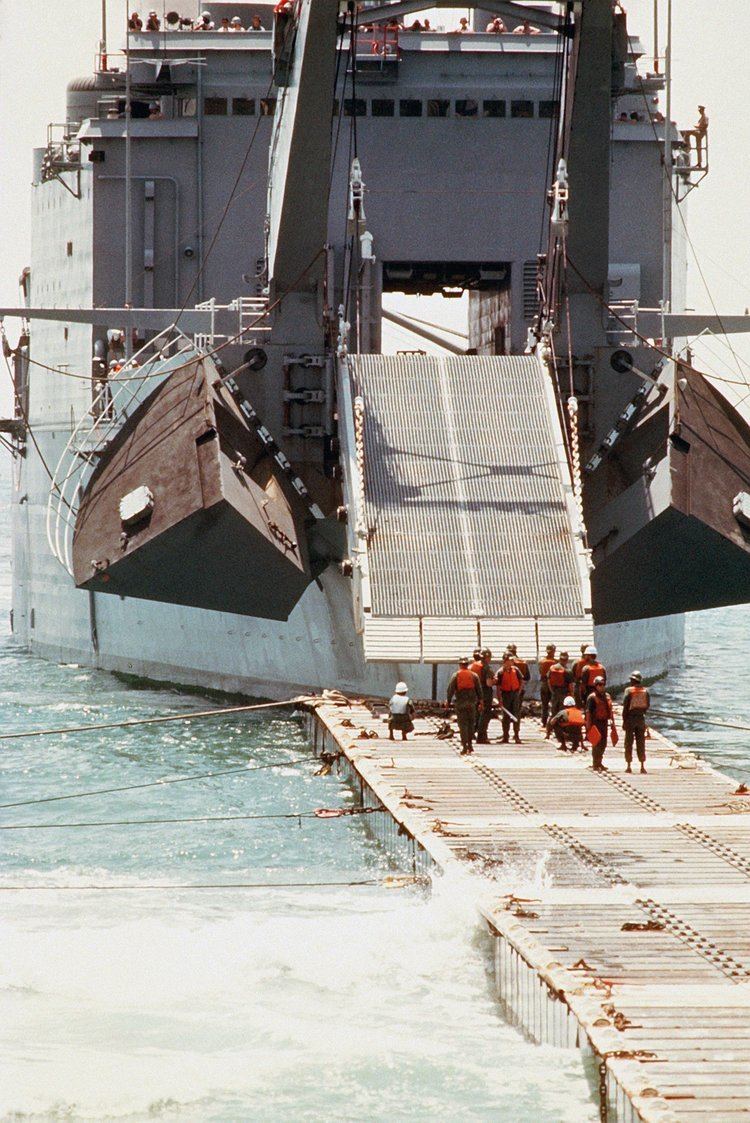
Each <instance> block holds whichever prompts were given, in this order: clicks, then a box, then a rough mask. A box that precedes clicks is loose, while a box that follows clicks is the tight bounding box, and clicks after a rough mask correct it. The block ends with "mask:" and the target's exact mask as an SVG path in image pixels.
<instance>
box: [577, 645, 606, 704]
mask: <svg viewBox="0 0 750 1123" xmlns="http://www.w3.org/2000/svg"><path fill="white" fill-rule="evenodd" d="M585 654H586V662H585V663H584V665H583V669H582V671H581V698H582V700H584V701H585V699H586V698H588V696H589V694H590V693H591V691H592V690H593V689H594V679H595V678H598V677H599V675H601V677H602V678H603V679H604V682H605V684H606V682H607V671H606V668H605V667H604V666H602V664H601V663H600V662H599V660H598V658H597V650H596V648H595V647H594V646H593V644H592V645H591V646H589V647H587V648H586V653H585Z"/></svg>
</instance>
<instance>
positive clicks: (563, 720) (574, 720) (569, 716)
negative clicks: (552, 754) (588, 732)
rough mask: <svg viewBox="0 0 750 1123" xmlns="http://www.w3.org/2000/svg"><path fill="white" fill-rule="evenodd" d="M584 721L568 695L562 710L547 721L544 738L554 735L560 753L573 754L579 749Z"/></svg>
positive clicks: (580, 711) (581, 713)
mask: <svg viewBox="0 0 750 1123" xmlns="http://www.w3.org/2000/svg"><path fill="white" fill-rule="evenodd" d="M584 721H585V719H584V716H583V710H580V709H579V708H578V706H576V700H575V698H574V697H573V695H572V694H568V696H567V697H566V698H565V699H564V704H563V708H562V709H561V710H560V711H559V712H558V713H556V714H554V715H553V716H552V717H551V718H550V719H549V723H548V725H547V734H546V737H547V738H549V736H550V734H551V733H554V734H555V737H557V740H558V741H559V745H558V748H559V749H561V750H562V752H568V751H570V752H571V753H574V752H575V751H576V749H580V747H581V741H582V740H583V725H584Z"/></svg>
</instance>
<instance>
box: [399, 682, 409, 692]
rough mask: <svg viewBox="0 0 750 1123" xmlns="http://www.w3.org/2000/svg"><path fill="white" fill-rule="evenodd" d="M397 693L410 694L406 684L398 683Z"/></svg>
mask: <svg viewBox="0 0 750 1123" xmlns="http://www.w3.org/2000/svg"><path fill="white" fill-rule="evenodd" d="M396 693H397V694H408V693H409V687H408V686H407V685H406V683H405V682H397V683H396Z"/></svg>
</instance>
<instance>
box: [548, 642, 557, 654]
mask: <svg viewBox="0 0 750 1123" xmlns="http://www.w3.org/2000/svg"><path fill="white" fill-rule="evenodd" d="M556 651H557V647H556V646H555V644H554V643H548V644H547V654H548V655H554V654H555V652H556Z"/></svg>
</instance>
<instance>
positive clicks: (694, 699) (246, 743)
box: [0, 506, 750, 1123]
mask: <svg viewBox="0 0 750 1123" xmlns="http://www.w3.org/2000/svg"><path fill="white" fill-rule="evenodd" d="M2 515H3V520H4V522H5V525H6V526H7V506H6V507H5V508H4V509H3V512H2ZM2 550H3V552H2V555H1V556H0V580H1V586H0V595H1V596H2V598H3V602H4V605H3V607H5V608H7V605H8V599H9V598H8V572H9V570H8V561H9V559H8V548H7V534H6V535H5V536H4V538H3V546H2ZM4 616H7V613H4ZM748 619H749V615H748V611H747V610H746V609H731V610H724V611H721V612H715V613H709V614H704V615H702V616H696V617H695V618H694V619H692V620H691V621H690V623H689V628H688V652H687V659H686V664H685V667H684V668H683V669H681V670H680V671H679V672H677V673H676V674H675V675H674V676H672V677H671V678H670V679H669V680H668V682H667V683H665V684H664V685H662V686H659V687H657V689H656V690H655V701H658V702H659V703H660V704H661V705H662V706H663V708H664V709H672V710H680V709H684V710H689V711H690V712H691V713H693V714H701V713H703V714H704V716H705V712H709V713H710V714H711V715H713V716H719V717H725V718H727V717H728V718H731V719H732V720H735V721H738V722H739V723H742V722H745V723H747V724H750V698H749V693H750V692H748V689H747V686H746V681H745V680H744V679H743V678H742V676H741V675H739V674H735V673H734V672H732V673H727V668H733V667H735V666H737V665H738V664H739V663H740V662H741V659H742V657H743V643H742V640H743V638H744V634H745V629H746V627H747V624H748ZM213 704H215V702H214V700H211V699H206V698H201V697H196V696H195V695H190V694H185V693H181V692H178V691H175V690H169V689H164V688H159V689H155V688H149V687H148V686H147V685H146V684H133V683H127V682H124V681H122V680H120V679H118V678H116V677H114V676H111V675H109V674H105V673H101V672H96V671H91V670H87V669H85V668H82V667H76V666H56V665H54V664H50V663H46V662H44V661H42V660H39V659H37V658H34V657H32V656H30V655H28V654H26V653H25V652H23V651H20V650H18V649H17V648H16V647H15V646H14V645H13V643H12V640H11V638H10V636H9V635H8V633H7V630H5V631H4V632H3V634H2V635H1V636H0V716H1V718H2V720H1V721H0V729H1V730H2V731H3V732H11V731H16V730H18V731H20V730H28V729H41V728H56V727H61V726H71V725H86V724H91V723H96V722H105V721H120V720H123V719H128V718H133V717H147V716H154V715H159V714H164V713H173V712H188V711H191V710H195V709H196V708H204V707H205V706H206V705H209V706H210V705H213ZM663 727H664V728H665V729H668V730H669V731H670V732H671V733H672V735H673V736H675V737H676V739H677V740H678V741H681V742H682V743H684V744H686V745H689V746H690V747H693V748H696V749H698V750H699V751H701V752H702V753H704V754H705V755H706V756H707V757H709V758H710V759H711V760H712V761H713V762H714V763H716V764H717V765H720V766H723V767H727V768H728V769H729V770H730V771H732V772H733V773H734V774H735V775H737V776H738V777H740V778H747V776H748V771H749V770H748V762H749V761H750V755H749V754H748V750H747V744H748V740H747V736H746V735H745V734H743V733H741V732H733V731H729V730H721V729H710V728H703V727H701V726H699V725H698V724H697V723H696V722H691V723H689V725H688V728H685V725H684V723H679V722H675V721H671V720H668V719H664V721H663ZM614 751H615V752H616V751H617V750H614ZM609 752H610V753H612V752H613V750H609ZM300 758H302V759H301V760H300ZM259 765H273V767H269V768H263V769H259V768H258V767H257V766H259ZM232 768H238V769H243V771H240V772H236V773H233V774H231V775H227V776H220V777H213V778H207V779H202V780H190V781H188V782H185V783H180V784H173V785H162V786H158V787H151V788H141V789H138V788H135V789H133V790H130V791H125V792H122V791H121V792H114V793H111V794H102V795H96V796H87V797H85V798H80V799H75V800H69V801H67V800H66V801H52V802H46V803H36V804H30V805H27V806H22V807H14V808H5V809H2V810H0V825H14V824H16V825H17V824H27V825H29V824H30V825H31V829H26V830H12V831H2V832H0V834H1V836H2V862H1V868H0V908H1V909H2V943H1V946H0V1051H1V1053H2V1057H1V1058H0V1063H1V1064H2V1078H0V1118H2V1119H6V1120H16V1119H19V1120H20V1119H35V1120H60V1119H65V1120H84V1119H85V1120H110V1119H117V1120H154V1119H166V1120H175V1121H180V1123H183V1121H193V1120H196V1121H198V1120H201V1121H202V1120H208V1121H219V1120H221V1121H227V1120H232V1121H233V1120H323V1119H325V1120H328V1119H341V1120H399V1119H409V1120H435V1119H449V1120H503V1121H505V1120H507V1121H510V1123H524V1121H528V1123H542V1121H550V1123H553V1121H554V1123H562V1121H566V1120H570V1121H571V1123H574V1121H575V1123H586V1121H587V1120H592V1121H593V1120H595V1119H596V1118H597V1117H598V1114H597V1111H596V1109H595V1108H594V1106H593V1101H592V1097H591V1092H590V1088H589V1086H588V1083H587V1080H586V1076H585V1074H584V1070H583V1067H582V1064H581V1060H580V1056H579V1054H577V1053H576V1052H573V1051H565V1050H557V1049H553V1048H551V1047H546V1046H545V1047H536V1046H533V1045H531V1044H529V1043H528V1042H526V1041H525V1040H524V1039H523V1038H522V1037H521V1036H520V1035H519V1034H518V1033H517V1032H516V1031H515V1030H513V1029H511V1028H510V1027H509V1026H508V1025H506V1024H505V1022H504V1021H503V1018H502V1016H501V1012H500V1009H499V1007H498V1004H497V1002H496V1000H495V997H494V995H493V990H492V980H491V976H490V971H489V964H488V951H489V949H488V945H487V942H486V936H485V935H483V933H482V930H481V926H480V925H479V923H478V920H477V915H476V912H475V908H474V904H473V901H474V897H475V891H474V888H473V887H472V886H471V884H470V883H466V882H452V881H448V880H443V881H439V882H438V883H437V885H436V888H435V892H434V893H433V894H432V896H431V897H429V898H427V897H425V896H424V895H422V894H421V893H420V892H419V891H417V890H414V889H411V888H405V889H404V888H402V889H395V888H387V887H386V885H385V884H382V882H383V879H384V878H386V877H387V875H388V874H389V873H390V872H392V868H391V866H390V865H389V863H388V861H387V860H386V857H385V855H384V854H383V852H382V850H381V848H380V847H379V845H378V844H377V843H376V842H375V841H374V840H373V839H372V838H371V837H370V836H369V834H368V831H367V823H366V820H364V819H363V818H348V819H319V820H309V819H305V818H302V819H300V820H297V819H294V818H283V819H282V818H279V819H276V818H270V819H244V820H243V819H237V818H230V817H231V816H241V815H289V814H297V813H300V814H304V813H306V812H309V811H311V810H312V809H314V808H316V807H320V806H326V807H348V806H351V805H352V800H351V796H350V794H349V793H348V791H347V789H346V788H345V787H344V786H343V785H342V784H341V782H340V781H339V780H338V778H337V777H336V775H335V774H333V775H329V776H319V775H317V774H316V772H317V768H318V765H317V763H316V762H315V761H314V760H312V759H311V757H310V753H309V747H308V745H307V743H306V740H305V736H304V732H303V729H302V726H301V725H300V724H299V723H298V722H297V721H295V720H293V719H292V718H290V717H288V716H280V714H279V713H278V712H274V711H270V712H268V713H266V714H263V713H262V712H261V713H260V714H257V715H241V716H235V717H227V718H222V719H207V720H204V721H199V722H193V723H177V724H170V725H154V726H136V727H133V728H131V729H115V730H105V731H94V730H92V731H91V732H85V733H75V734H69V735H55V736H52V737H44V738H31V739H21V740H16V741H13V740H10V741H4V742H0V803H3V804H7V803H12V802H18V801H28V800H34V799H45V798H48V797H50V796H55V795H61V794H65V793H74V792H84V791H90V790H93V789H101V788H112V787H124V786H127V785H130V784H143V783H148V782H151V781H155V780H162V779H166V778H174V777H179V776H187V775H192V774H194V773H205V772H214V771H220V770H226V769H232ZM250 769H255V770H254V771H251V770H250ZM200 817H223V821H218V822H204V823H200V822H193V823H182V824H181V823H159V824H140V825H138V824H136V823H135V822H134V821H135V820H138V819H176V818H200ZM104 820H106V821H110V822H112V821H116V822H118V823H121V824H124V825H109V826H99V827H97V826H71V827H64V826H63V824H66V823H68V824H70V823H91V822H93V821H104ZM290 882H304V883H306V884H305V886H303V887H293V886H291V885H290V884H289V883H290ZM356 882H375V883H376V884H365V885H357V884H352V883H356ZM228 883H231V884H232V885H234V886H237V887H234V888H228V887H227V888H215V887H214V886H222V885H225V886H226V885H227V884H228ZM198 884H200V885H202V886H212V887H210V888H169V887H170V886H172V887H174V886H188V885H189V886H196V885H198ZM92 886H96V887H98V888H91V887H92ZM105 886H109V887H113V886H114V887H122V886H127V887H128V888H103V887H105ZM239 886H245V887H239ZM249 886H255V887H253V888H250V887H249ZM11 887H15V888H11Z"/></svg>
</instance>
